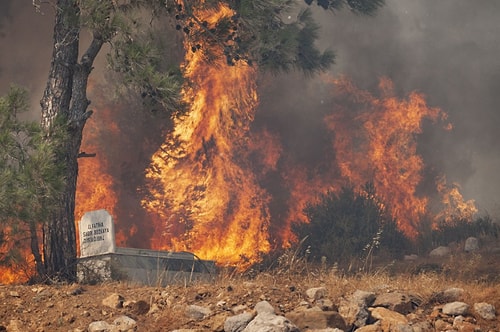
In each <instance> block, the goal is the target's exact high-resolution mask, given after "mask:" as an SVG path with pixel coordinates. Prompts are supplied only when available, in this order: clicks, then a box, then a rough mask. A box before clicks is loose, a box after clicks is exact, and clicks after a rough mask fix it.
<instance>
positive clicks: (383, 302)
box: [372, 292, 414, 315]
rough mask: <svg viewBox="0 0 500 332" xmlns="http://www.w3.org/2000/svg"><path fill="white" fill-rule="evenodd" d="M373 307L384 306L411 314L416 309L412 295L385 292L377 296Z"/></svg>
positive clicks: (401, 312)
mask: <svg viewBox="0 0 500 332" xmlns="http://www.w3.org/2000/svg"><path fill="white" fill-rule="evenodd" d="M372 306H373V307H384V308H387V309H390V310H393V311H396V312H399V313H400V314H404V315H406V314H409V313H410V312H412V311H413V310H414V303H413V302H412V300H411V299H410V297H409V296H408V295H406V294H402V293H397V292H394V293H383V294H380V295H378V296H377V298H376V299H375V302H373V304H372Z"/></svg>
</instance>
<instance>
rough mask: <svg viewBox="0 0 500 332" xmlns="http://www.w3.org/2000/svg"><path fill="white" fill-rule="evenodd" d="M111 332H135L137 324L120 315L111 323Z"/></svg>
mask: <svg viewBox="0 0 500 332" xmlns="http://www.w3.org/2000/svg"><path fill="white" fill-rule="evenodd" d="M113 325H114V326H113V332H114V331H117V332H118V331H119V332H128V331H135V329H136V328H137V322H136V321H135V320H133V319H132V318H130V317H128V316H125V315H122V316H120V317H118V318H116V319H115V320H114V321H113Z"/></svg>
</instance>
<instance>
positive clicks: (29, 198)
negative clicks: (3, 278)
mask: <svg viewBox="0 0 500 332" xmlns="http://www.w3.org/2000/svg"><path fill="white" fill-rule="evenodd" d="M27 101H28V96H27V92H26V90H24V89H21V88H19V87H11V89H10V91H9V93H8V95H7V96H4V97H2V98H0V234H1V236H0V248H2V249H3V250H2V252H0V264H3V265H8V266H12V265H27V262H26V261H25V258H26V257H24V256H25V254H26V253H27V252H29V251H31V254H32V255H33V259H34V261H35V267H36V273H37V274H38V275H39V276H44V275H45V269H44V265H43V260H42V255H41V252H40V249H41V245H40V244H41V241H40V235H41V226H42V225H43V224H44V223H45V222H47V218H48V216H49V215H50V213H51V208H52V207H53V206H54V205H55V202H56V201H57V200H58V197H59V196H58V195H59V192H60V190H61V184H62V183H63V172H62V171H63V168H62V167H61V166H62V165H57V164H56V163H54V157H55V153H54V146H53V145H52V144H51V143H50V142H48V141H46V140H44V139H43V131H42V128H41V126H40V124H39V123H38V122H34V121H21V120H20V119H19V116H20V115H22V114H23V113H25V112H26V111H28V104H27ZM2 240H3V241H2Z"/></svg>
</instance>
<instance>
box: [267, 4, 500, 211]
mask: <svg viewBox="0 0 500 332" xmlns="http://www.w3.org/2000/svg"><path fill="white" fill-rule="evenodd" d="M312 9H313V11H314V14H315V17H316V18H318V21H319V23H320V25H321V30H320V35H321V39H320V43H319V45H320V47H323V48H330V49H332V50H333V51H334V52H335V54H336V64H335V65H334V66H333V67H332V69H331V73H332V74H333V75H346V76H347V77H350V78H351V79H352V80H353V81H354V82H355V84H356V85H357V86H359V87H361V88H364V89H367V90H369V91H371V92H374V93H376V92H377V88H376V85H377V83H378V80H379V78H380V77H388V78H390V79H391V80H392V81H393V82H394V85H395V89H396V92H397V93H398V96H400V97H401V98H404V97H405V96H407V95H408V94H409V93H410V92H411V91H418V92H421V93H423V94H424V95H425V99H426V101H427V103H428V105H429V106H431V107H438V108H440V109H442V110H443V111H445V112H446V113H447V114H448V115H449V121H450V122H451V123H452V125H453V130H452V131H445V130H443V129H442V126H440V125H435V126H425V130H424V133H423V134H422V135H421V137H419V142H420V143H421V144H419V152H420V153H421V154H422V156H423V157H424V161H425V163H426V165H427V167H428V168H429V169H432V171H433V172H434V173H435V174H439V173H442V174H445V175H446V176H447V179H448V183H452V182H456V183H458V184H459V185H460V186H461V192H462V194H463V196H464V198H465V199H466V200H468V199H474V200H475V201H476V203H477V205H478V207H479V209H480V211H481V212H483V213H488V214H490V215H498V214H499V212H500V204H499V203H500V199H499V198H498V195H499V191H500V190H499V189H498V188H499V187H500V175H499V174H498V172H497V170H498V169H500V147H499V144H498V141H499V136H500V135H499V134H498V132H499V131H498V126H499V124H500V112H499V108H500V93H499V91H500V57H499V54H500V23H499V22H500V21H498V17H499V15H500V2H498V1H496V0H488V1H479V2H472V1H467V0H440V1H433V0H417V1H416V0H387V1H386V5H385V7H383V8H382V9H381V10H380V11H379V12H378V13H377V14H376V15H375V16H374V17H366V16H358V15H354V14H352V13H349V12H347V11H342V12H339V13H336V14H333V15H332V13H330V12H325V11H323V10H321V9H320V8H314V7H313V8H312ZM275 83H276V82H275ZM266 88H267V90H268V91H270V95H268V96H263V97H262V98H263V105H264V106H265V108H266V109H265V110H264V112H268V111H269V110H280V111H273V113H272V114H271V115H269V114H268V115H266V116H267V117H269V118H273V117H274V119H277V121H278V122H279V123H281V125H282V126H284V125H286V123H288V125H290V126H292V127H294V131H297V134H298V135H297V136H299V137H301V138H302V139H301V138H299V137H297V136H295V140H296V141H297V142H300V143H301V144H304V142H307V141H308V140H309V141H311V142H312V143H311V146H312V145H314V142H315V140H320V139H321V137H317V138H311V135H313V136H321V132H318V131H317V130H316V129H315V128H317V127H313V128H310V129H311V130H308V131H307V132H305V133H303V134H302V135H301V134H300V132H301V131H304V130H306V129H305V127H304V126H303V125H301V126H300V128H298V127H297V128H295V127H296V123H297V122H300V123H302V124H304V123H305V121H304V120H305V119H306V118H308V117H309V118H314V117H316V116H318V114H316V113H317V112H321V109H322V107H321V103H322V101H323V100H326V99H328V95H329V94H331V91H330V90H329V89H327V88H325V86H324V85H323V84H322V83H320V82H319V80H318V79H314V78H313V79H309V80H304V79H298V78H297V77H295V79H291V78H290V76H286V77H280V78H279V79H278V83H277V84H272V85H269V86H267V87H266ZM272 96H275V97H277V98H273V97H272ZM283 108H286V109H287V111H286V112H287V115H286V116H276V114H277V113H276V112H281V113H283V112H284V111H283ZM318 110H319V111H318ZM273 114H274V115H273ZM291 136H293V135H291ZM318 145H320V144H318ZM308 153H311V152H308Z"/></svg>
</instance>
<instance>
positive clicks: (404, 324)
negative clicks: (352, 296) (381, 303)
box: [370, 307, 413, 332]
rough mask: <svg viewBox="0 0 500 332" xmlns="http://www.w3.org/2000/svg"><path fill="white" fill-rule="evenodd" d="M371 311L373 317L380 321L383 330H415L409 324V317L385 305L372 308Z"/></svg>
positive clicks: (410, 331)
mask: <svg viewBox="0 0 500 332" xmlns="http://www.w3.org/2000/svg"><path fill="white" fill-rule="evenodd" d="M370 311H371V315H372V317H373V318H375V319H377V320H379V321H380V326H381V328H382V331H387V332H389V331H391V332H392V331H401V332H403V331H405V332H406V331H409V332H412V331H413V329H412V328H411V326H409V325H408V319H406V317H405V316H404V315H402V314H400V313H399V312H396V311H392V310H389V309H387V308H383V307H377V308H370Z"/></svg>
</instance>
